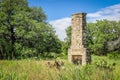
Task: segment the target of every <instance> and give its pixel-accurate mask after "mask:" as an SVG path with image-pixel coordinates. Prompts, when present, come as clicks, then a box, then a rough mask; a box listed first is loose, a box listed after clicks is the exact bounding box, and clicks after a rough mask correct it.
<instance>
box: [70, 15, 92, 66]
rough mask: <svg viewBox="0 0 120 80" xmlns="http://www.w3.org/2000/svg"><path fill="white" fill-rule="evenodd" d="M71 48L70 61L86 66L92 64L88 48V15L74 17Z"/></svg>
mask: <svg viewBox="0 0 120 80" xmlns="http://www.w3.org/2000/svg"><path fill="white" fill-rule="evenodd" d="M71 22H72V33H71V46H70V49H69V50H68V60H69V61H70V62H73V63H74V64H82V65H86V64H87V63H89V62H91V56H90V53H89V51H88V49H87V46H86V32H85V28H86V13H77V14H73V15H72V21H71Z"/></svg>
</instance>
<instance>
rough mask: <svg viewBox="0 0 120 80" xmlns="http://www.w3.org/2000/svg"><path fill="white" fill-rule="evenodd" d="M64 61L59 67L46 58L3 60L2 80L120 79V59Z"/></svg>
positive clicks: (96, 57)
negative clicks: (81, 61)
mask: <svg viewBox="0 0 120 80" xmlns="http://www.w3.org/2000/svg"><path fill="white" fill-rule="evenodd" d="M62 61H64V66H62V67H60V69H57V68H56V67H50V66H49V65H47V61H45V60H29V59H28V60H19V61H18V60H15V61H7V60H1V61H0V80H120V60H109V59H108V58H107V57H98V56H92V64H90V65H86V66H81V65H73V64H71V63H68V62H67V60H62ZM52 62H54V60H53V61H52Z"/></svg>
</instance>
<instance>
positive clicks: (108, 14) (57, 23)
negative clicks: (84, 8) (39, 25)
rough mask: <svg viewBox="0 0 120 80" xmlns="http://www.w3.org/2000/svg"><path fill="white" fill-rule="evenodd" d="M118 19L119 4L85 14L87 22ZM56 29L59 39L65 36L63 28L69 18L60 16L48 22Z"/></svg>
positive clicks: (68, 24)
mask: <svg viewBox="0 0 120 80" xmlns="http://www.w3.org/2000/svg"><path fill="white" fill-rule="evenodd" d="M102 19H108V20H115V21H119V20H120V4H116V5H113V6H109V7H106V8H103V9H101V10H99V11H97V12H95V13H88V14H87V22H95V21H96V20H102ZM49 23H50V24H51V25H52V26H53V27H54V28H55V30H56V33H57V35H58V36H59V38H60V39H61V40H64V38H65V37H66V33H65V29H66V28H67V27H68V26H70V25H71V18H69V17H66V18H61V19H58V20H53V21H50V22H49Z"/></svg>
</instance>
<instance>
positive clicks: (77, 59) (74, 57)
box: [72, 55, 82, 65]
mask: <svg viewBox="0 0 120 80" xmlns="http://www.w3.org/2000/svg"><path fill="white" fill-rule="evenodd" d="M72 62H73V63H74V64H76V65H78V64H82V55H72Z"/></svg>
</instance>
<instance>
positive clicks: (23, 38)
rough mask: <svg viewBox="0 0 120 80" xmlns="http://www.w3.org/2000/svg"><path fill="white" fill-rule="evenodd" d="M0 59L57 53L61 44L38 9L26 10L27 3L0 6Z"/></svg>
mask: <svg viewBox="0 0 120 80" xmlns="http://www.w3.org/2000/svg"><path fill="white" fill-rule="evenodd" d="M0 6H1V7H0V59H18V58H19V59H20V58H27V57H35V56H40V55H41V56H42V55H43V54H44V52H47V53H50V52H55V53H60V52H61V42H60V40H59V39H58V37H57V35H56V34H55V31H54V29H53V28H52V26H51V25H49V24H48V23H46V22H45V20H46V18H47V17H46V15H45V14H44V12H43V10H42V8H40V7H29V6H28V2H27V0H2V2H1V3H0Z"/></svg>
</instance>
